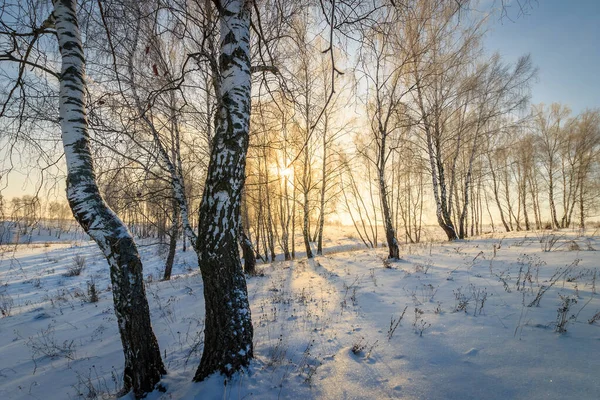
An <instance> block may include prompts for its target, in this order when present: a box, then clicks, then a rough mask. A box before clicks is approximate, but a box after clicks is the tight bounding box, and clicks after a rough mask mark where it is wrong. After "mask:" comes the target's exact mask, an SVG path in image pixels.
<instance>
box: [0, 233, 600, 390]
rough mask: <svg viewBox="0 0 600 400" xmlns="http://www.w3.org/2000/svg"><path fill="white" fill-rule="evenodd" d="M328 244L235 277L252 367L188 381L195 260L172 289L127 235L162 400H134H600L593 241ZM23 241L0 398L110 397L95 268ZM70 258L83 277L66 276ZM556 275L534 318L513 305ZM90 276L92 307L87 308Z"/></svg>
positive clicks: (2, 333) (0, 370) (109, 326)
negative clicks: (153, 340)
mask: <svg viewBox="0 0 600 400" xmlns="http://www.w3.org/2000/svg"><path fill="white" fill-rule="evenodd" d="M42 234H43V232H42ZM329 234H330V236H329V237H330V238H332V239H330V240H329V241H328V242H326V243H325V247H326V250H325V253H326V254H325V255H324V256H322V257H316V258H315V259H314V260H306V259H302V258H301V257H300V258H298V259H297V260H295V261H290V262H284V261H277V262H275V263H273V264H268V265H267V264H262V265H259V266H258V269H259V270H260V271H261V272H262V273H263V274H264V276H259V277H252V278H249V279H248V294H249V298H250V304H251V307H252V317H253V322H254V330H255V340H254V343H255V347H254V354H255V359H254V361H253V362H252V364H251V367H250V368H249V369H248V370H246V371H244V372H243V373H240V374H237V375H235V376H234V377H233V378H232V379H231V380H229V381H225V379H224V378H223V377H221V376H213V377H211V378H210V379H208V380H207V381H205V382H202V383H192V382H191V380H192V377H193V375H194V372H195V369H196V367H197V366H198V362H199V358H200V355H201V350H202V335H201V332H202V328H203V318H204V309H203V307H204V301H203V297H202V279H201V276H200V274H199V271H198V268H197V262H196V255H195V253H194V252H193V251H189V250H188V251H187V252H185V253H184V252H182V251H181V248H180V249H179V251H178V253H177V257H176V265H175V267H174V271H173V273H174V277H173V279H172V280H171V281H168V282H160V281H158V278H159V277H160V276H162V275H161V273H162V267H163V265H164V258H163V257H161V256H159V247H160V246H158V245H156V244H153V243H152V242H149V241H142V240H140V241H139V244H140V245H141V246H140V250H141V252H142V257H143V261H144V276H145V277H146V280H147V286H146V291H147V296H148V300H149V302H150V308H151V313H152V322H153V326H154V330H155V333H156V335H157V337H158V340H159V343H160V348H161V354H163V357H164V361H165V365H166V367H167V370H168V375H166V376H165V377H164V379H163V380H162V384H163V385H164V386H165V387H166V390H167V391H166V392H165V393H162V392H159V391H156V392H153V393H151V394H150V395H149V396H148V398H149V399H248V398H256V399H278V398H288V399H298V398H302V399H367V398H373V399H386V398H402V399H598V398H600V379H598V378H599V377H600V357H599V356H598V355H599V354H600V321H596V322H595V323H593V324H589V323H588V321H589V320H590V319H592V318H593V316H594V315H595V314H596V313H598V312H600V295H599V294H597V291H600V282H597V280H598V279H600V276H597V277H596V279H595V278H594V276H595V275H594V274H595V273H596V275H600V252H599V251H594V250H592V249H597V250H600V237H598V236H597V235H598V232H596V233H595V234H596V236H593V235H594V232H593V231H588V232H586V234H585V235H579V234H578V233H577V232H574V231H561V232H554V233H553V234H554V235H556V237H558V238H559V240H558V242H557V243H556V244H555V245H554V247H553V248H552V249H551V251H548V252H544V251H542V244H540V240H543V241H544V240H546V241H547V240H548V239H549V236H548V235H549V233H539V232H538V233H533V232H528V233H518V234H499V233H496V234H494V235H488V236H485V237H482V238H477V239H473V240H469V241H457V242H453V243H431V244H430V243H426V244H418V245H409V246H407V245H404V246H401V254H402V256H403V260H401V261H398V262H391V263H387V262H385V263H384V261H383V257H385V255H386V254H387V253H386V249H384V248H379V249H375V250H371V249H365V248H364V247H362V246H361V245H360V243H359V242H358V241H357V239H356V238H355V235H353V234H352V233H351V231H350V230H349V229H347V228H335V229H329ZM331 235H333V236H331ZM336 235H337V236H336ZM36 237H37V236H36V234H34V235H33V236H32V239H33V244H31V245H19V246H18V247H16V248H15V246H14V245H12V246H3V247H2V248H1V251H2V255H1V258H0V310H4V312H5V314H10V315H8V316H5V317H0V399H70V398H71V399H74V398H88V399H94V398H99V399H103V398H114V394H115V393H116V392H118V390H119V386H120V383H121V379H122V376H121V374H122V368H123V355H122V350H121V343H120V339H119V336H118V331H117V325H116V318H115V315H114V312H113V306H112V295H111V293H110V286H109V285H110V283H109V282H110V280H109V276H108V267H107V264H106V261H105V260H104V258H103V257H102V255H101V253H100V251H99V250H98V247H97V246H96V245H94V244H93V243H92V242H87V241H82V240H76V239H75V238H73V237H72V235H71V236H69V235H63V239H62V240H64V242H63V243H47V244H45V242H44V241H45V240H48V239H47V238H45V237H44V236H39V237H37V238H38V240H36ZM297 239H298V247H297V248H300V239H301V238H300V237H298V238H297ZM494 248H496V255H495V256H494ZM77 255H79V256H83V257H85V260H86V261H85V262H86V267H85V269H84V270H83V272H82V273H81V275H79V276H72V277H67V276H65V273H66V272H67V270H68V269H69V268H71V267H72V265H73V262H74V261H73V260H74V257H75V256H77ZM524 255H525V256H524ZM300 256H301V255H300ZM576 259H579V260H580V261H579V262H578V264H577V265H576V266H573V267H572V268H571V269H569V270H568V271H564V268H565V267H566V266H568V265H571V264H572V263H574V261H575V260H576ZM385 264H387V265H388V266H389V267H390V268H386V267H385ZM559 268H561V269H563V270H561V271H563V272H565V273H564V274H562V275H559V276H560V277H559V278H558V279H556V278H555V279H554V280H555V283H554V285H553V286H552V287H551V288H550V289H548V290H547V291H546V292H545V294H544V295H543V297H542V299H541V301H540V305H539V307H535V306H533V307H527V305H528V304H530V303H531V302H532V301H533V300H534V298H535V297H536V294H537V293H538V292H539V290H540V287H541V286H542V285H545V286H548V285H550V280H551V278H552V276H553V275H555V272H556V271H557V269H559ZM519 271H521V274H519ZM559 274H560V271H559ZM91 280H93V281H94V282H95V284H96V287H97V289H98V290H99V292H100V301H99V302H97V303H89V302H87V301H86V296H87V286H88V282H90V281H91ZM503 281H504V282H505V283H503ZM517 282H519V285H518V287H517ZM507 290H509V291H507ZM594 290H596V292H594ZM560 296H563V299H561V297H560ZM564 299H569V300H568V301H569V303H570V304H571V306H570V309H569V310H568V311H567V312H566V314H565V315H566V320H567V324H566V325H565V326H564V328H565V329H566V332H564V333H558V332H556V330H557V329H556V328H557V326H556V325H557V317H558V314H559V313H558V310H559V309H560V308H562V307H563V305H564V304H565V301H566V300H564ZM573 300H576V301H577V303H576V304H573V303H574V301H573ZM482 303H483V307H481V305H482ZM404 310H405V312H404V315H403V317H402V319H401V320H400V322H399V323H398V324H397V325H396V323H397V321H398V319H399V318H400V316H401V315H402V313H403V311H404ZM599 317H600V316H599ZM394 327H395V329H394ZM130 396H131V395H128V396H125V398H127V399H129V398H133V397H130Z"/></svg>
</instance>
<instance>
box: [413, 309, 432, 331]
mask: <svg viewBox="0 0 600 400" xmlns="http://www.w3.org/2000/svg"><path fill="white" fill-rule="evenodd" d="M424 313H425V312H424V311H423V310H421V309H420V308H417V307H415V321H414V322H413V328H414V330H415V333H416V334H418V335H419V337H423V332H425V330H426V329H427V328H429V327H430V326H431V324H430V323H429V322H427V321H425V320H424V319H423V314H424Z"/></svg>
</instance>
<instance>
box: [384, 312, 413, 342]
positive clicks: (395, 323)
mask: <svg viewBox="0 0 600 400" xmlns="http://www.w3.org/2000/svg"><path fill="white" fill-rule="evenodd" d="M407 308H408V306H406V307H404V310H402V314H400V316H399V317H398V318H397V319H396V318H394V316H393V315H392V318H391V320H390V328H389V329H388V333H387V337H388V340H391V339H392V337H393V336H394V332H396V328H398V325H400V322H401V321H402V318H404V314H405V313H406V309H407Z"/></svg>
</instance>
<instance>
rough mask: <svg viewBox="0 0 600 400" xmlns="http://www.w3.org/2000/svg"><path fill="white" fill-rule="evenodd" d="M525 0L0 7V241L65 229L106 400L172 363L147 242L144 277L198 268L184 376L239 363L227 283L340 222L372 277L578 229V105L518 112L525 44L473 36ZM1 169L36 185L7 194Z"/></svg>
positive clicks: (587, 180)
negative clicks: (80, 259)
mask: <svg viewBox="0 0 600 400" xmlns="http://www.w3.org/2000/svg"><path fill="white" fill-rule="evenodd" d="M535 3H536V2H529V1H525V0H520V1H508V0H507V1H505V0H496V1H482V2H476V1H469V0H408V1H397V0H395V1H394V0H369V1H358V0H314V1H313V0H308V1H296V0H290V1H283V0H148V1H133V0H97V1H96V0H78V1H76V0H52V1H50V0H25V1H14V0H13V1H11V0H2V1H1V2H0V21H1V22H0V81H1V82H2V84H1V85H0V152H1V153H0V154H1V156H0V221H2V222H1V223H2V225H1V226H0V245H6V246H9V245H10V244H11V243H32V241H33V242H35V237H36V235H39V234H40V232H41V231H47V234H48V235H49V237H51V240H52V241H57V242H60V241H61V240H70V239H68V238H70V237H71V236H70V235H72V234H73V232H76V231H81V232H85V235H86V236H85V237H86V240H91V241H93V244H94V248H95V249H99V253H98V254H100V256H99V257H100V258H99V260H102V261H98V262H102V263H104V264H102V265H105V266H106V267H105V270H104V272H103V274H104V276H106V283H105V284H104V285H105V286H110V293H109V294H108V296H110V298H111V301H112V304H113V307H112V310H114V315H115V320H116V322H115V323H113V325H114V328H115V336H114V340H116V341H117V342H118V343H119V344H120V346H121V348H122V354H123V359H122V360H121V359H119V358H117V361H113V362H114V363H115V365H114V367H113V368H116V370H118V371H119V372H118V379H117V381H118V385H117V386H118V387H119V391H118V393H116V395H117V396H123V395H127V394H128V393H129V395H130V396H133V397H135V398H143V397H145V396H147V395H148V394H149V393H152V395H151V396H154V395H155V394H156V393H162V392H165V391H167V393H169V391H171V390H172V387H173V385H174V383H173V382H171V383H170V384H165V377H168V376H170V375H169V374H171V371H172V370H173V369H175V370H176V371H179V370H178V369H177V368H178V367H173V365H174V364H173V362H171V361H169V360H171V359H170V358H169V357H170V356H169V355H167V351H166V348H169V347H168V345H166V347H165V345H164V344H163V342H162V340H163V339H161V337H162V336H161V333H160V332H158V333H155V330H156V323H153V322H151V321H156V316H155V315H154V311H153V310H154V307H155V306H154V301H155V300H156V295H154V294H152V293H154V292H153V290H154V289H151V288H150V287H149V286H148V283H147V274H146V273H145V271H147V266H146V261H145V259H144V256H143V251H145V250H144V249H145V248H146V246H154V247H156V248H157V249H158V253H159V254H160V260H161V261H160V263H159V264H160V272H159V273H158V274H157V275H156V276H155V277H154V279H155V280H160V281H163V282H164V281H170V280H171V281H173V282H176V279H175V278H177V277H178V274H179V272H178V271H179V269H178V268H180V267H179V266H178V265H180V264H178V260H180V259H181V257H183V255H184V254H186V255H190V257H191V259H192V260H193V262H194V263H195V262H196V261H197V266H196V265H195V264H194V267H193V269H194V270H198V269H199V271H200V273H199V276H200V277H201V282H202V286H201V287H200V289H199V292H198V293H199V297H200V298H202V300H198V303H197V304H203V306H198V309H197V310H196V311H197V312H196V314H197V315H196V317H197V318H198V320H199V321H202V326H201V327H198V328H196V330H197V331H198V332H199V334H202V338H203V339H202V342H201V343H202V345H201V346H200V347H198V348H196V349H195V350H194V351H198V354H197V357H196V355H195V354H196V353H190V354H194V356H193V357H192V358H191V360H190V365H192V364H194V368H193V370H194V373H193V374H192V375H190V376H189V377H188V376H187V375H185V376H186V378H185V380H186V382H187V381H190V382H191V381H193V382H205V381H206V382H212V381H211V379H213V378H212V377H213V376H214V375H213V374H215V373H216V374H217V375H219V374H220V375H222V376H224V377H226V378H225V379H235V377H236V376H237V374H239V371H247V370H248V368H252V365H254V364H253V363H254V362H255V361H253V360H254V359H255V358H256V354H259V356H258V359H261V357H262V356H260V354H262V353H260V352H261V351H262V350H260V349H261V347H260V345H258V344H257V341H256V337H257V334H256V332H258V331H257V329H259V330H260V329H262V328H261V326H262V325H260V324H262V322H261V321H262V320H261V319H260V318H259V317H258V315H260V314H258V311H257V309H256V308H255V307H257V306H255V305H254V303H253V301H254V300H253V299H254V297H253V296H255V295H256V291H254V290H250V289H249V286H248V285H249V283H248V282H250V281H251V280H253V279H266V278H264V276H265V270H264V268H266V267H265V266H269V265H272V266H276V265H278V264H277V263H280V262H290V263H292V264H290V265H296V264H294V263H297V262H302V263H305V262H308V263H316V264H315V265H317V264H318V265H317V267H320V266H321V264H319V263H323V262H324V261H320V260H324V259H326V258H327V257H329V256H327V257H326V255H328V254H333V253H328V251H327V249H328V248H331V246H332V243H334V242H335V240H337V238H338V237H340V235H341V234H340V233H339V232H341V231H344V232H347V233H345V234H344V235H345V236H346V238H351V239H352V240H354V242H353V243H355V246H356V247H355V248H353V249H354V250H357V249H358V250H361V251H362V250H364V249H366V250H369V251H373V252H377V254H380V256H381V260H383V261H380V262H383V265H385V266H386V267H387V268H390V265H392V266H394V265H398V266H399V267H398V268H401V266H402V265H403V264H402V263H403V262H404V263H406V262H408V261H406V260H407V257H409V255H410V254H412V253H409V252H410V251H412V250H410V249H412V248H422V247H419V246H428V245H430V244H431V243H441V245H447V246H450V247H454V246H456V248H460V247H461V246H463V245H464V244H465V243H467V246H468V243H470V241H471V240H479V238H482V237H503V235H509V237H513V236H510V235H516V236H514V237H517V236H518V237H524V238H527V237H530V238H531V237H546V238H548V235H550V234H551V233H550V232H554V233H553V234H552V235H556V237H557V238H558V237H559V236H558V233H559V232H579V233H581V234H582V235H583V234H584V233H585V232H586V229H587V230H590V229H591V230H592V231H593V230H594V229H597V228H598V226H599V225H598V222H599V221H600V219H599V216H600V109H597V108H596V109H594V108H593V107H594V105H593V104H592V105H590V107H591V108H587V109H584V110H582V111H578V112H574V111H572V110H571V108H570V106H569V104H565V103H560V102H552V103H548V104H543V103H534V102H533V101H532V100H531V97H532V90H533V88H534V87H536V84H538V82H539V80H540V76H539V69H538V66H537V65H536V59H535V57H533V56H531V55H529V54H522V55H521V56H520V57H518V58H515V59H509V58H506V57H503V56H501V55H500V53H498V52H496V51H495V49H494V48H488V47H486V43H487V42H486V37H487V35H489V32H490V29H491V28H490V27H491V25H493V24H495V23H497V22H498V21H502V23H505V24H508V25H509V26H510V24H514V23H516V22H515V21H519V19H520V18H522V15H525V14H528V13H533V14H535V13H536V12H537V7H538V5H537V4H535ZM540 3H543V2H540ZM543 83H544V82H541V84H542V85H543ZM557 101H560V99H557ZM17 174H19V175H17ZM24 182H29V183H28V184H27V185H28V188H29V189H31V188H34V189H33V190H35V192H34V193H29V192H27V193H25V192H24V193H23V194H19V193H18V192H10V193H9V191H8V189H9V188H11V187H20V188H24V187H25V183H24ZM17 190H18V189H17ZM15 193H16V194H15ZM544 232H545V233H544ZM596 232H597V231H596ZM519 235H520V236H519ZM536 235H537V236H536ZM540 235H541V236H540ZM544 235H546V236H544ZM65 238H67V239H65ZM49 240H50V239H49ZM149 243H150V244H149ZM590 243H591V242H590ZM501 244H502V240H500V244H498V245H497V244H494V247H493V249H494V250H493V253H494V257H496V251H497V249H500V248H501ZM411 246H413V247H411ZM589 246H590V247H592V245H591V244H590V245H589ZM457 252H459V250H457ZM429 253H430V255H431V247H430V248H429ZM481 253H483V251H481ZM373 254H375V253H373ZM186 257H187V256H186ZM331 257H334V256H331ZM478 257H479V255H477V256H476V257H475V259H473V265H475V262H476V261H475V260H476V259H477V258H478ZM483 257H485V256H483ZM490 257H491V256H490ZM471 258H472V257H471ZM488 259H489V258H488ZM299 260H302V261H299ZM409 261H410V259H409ZM489 264H490V266H489V271H490V272H489V273H492V261H489ZM286 265H287V264H286ZM310 265H313V264H310ZM317 267H315V268H317ZM274 268H275V267H274ZM393 268H395V267H393ZM365 273H366V274H368V270H367V269H365ZM372 274H373V275H372V277H373V280H374V281H375V274H374V273H372ZM425 274H427V270H425ZM494 276H496V275H494ZM531 276H532V275H530V276H529V278H528V279H529V281H528V282H530V283H532V278H531ZM590 276H591V275H590ZM593 276H594V279H595V276H596V275H595V273H594V275H593ZM261 277H263V278H261ZM520 278H521V272H519V279H520ZM498 279H500V280H498ZM498 279H496V278H494V281H495V282H504V284H505V285H506V284H507V283H506V281H504V279H506V276H505V275H502V276H501V278H498ZM508 279H510V276H509V278H508ZM513 279H515V275H514V274H513ZM536 279H537V276H536ZM551 279H552V278H551ZM551 279H550V282H551V281H552V280H551ZM561 279H562V278H561ZM590 279H591V278H590ZM448 280H450V278H448ZM594 282H595V280H594ZM1 284H2V280H1V279H0V287H1V286H2V285H1ZM532 284H533V283H532ZM344 285H346V284H344ZM547 285H549V284H547ZM552 285H553V284H552ZM552 285H550V286H552ZM375 286H377V283H375ZM525 286H526V285H525V281H523V290H524V289H525ZM88 287H89V282H88ZM191 287H192V289H193V290H194V291H196V290H198V289H197V288H195V287H193V286H191ZM252 287H254V286H252ZM345 287H346V289H345V290H346V294H348V293H351V290H352V289H349V288H351V287H352V285H349V286H345ZM431 287H432V288H433V286H431ZM575 287H576V288H577V286H575ZM499 288H500V289H499V290H502V285H500V286H499ZM519 288H520V286H519V283H517V292H518V291H519ZM594 288H595V286H594ZM192 289H189V290H190V291H191V290H192ZM94 290H96V289H94ZM256 290H258V289H256ZM265 290H266V289H265ZM269 290H271V291H272V292H277V291H279V293H281V290H282V289H276V288H272V289H269ZM594 290H595V289H594ZM2 293H3V292H2V291H1V290H0V296H4V294H2ZM7 293H8V292H7ZM107 293H108V292H107ZM253 293H254V294H253ZM302 293H304V291H303V292H302ZM354 293H355V294H356V288H354ZM523 293H525V292H523ZM532 293H533V288H532ZM6 296H8V295H6ZM413 296H414V295H413ZM348 298H350V294H348ZM2 299H4V297H1V298H0V300H2ZM346 299H347V297H346V295H344V298H343V302H346ZM431 299H433V296H432V297H431ZM457 299H458V297H457ZM540 299H541V297H540ZM149 300H151V301H150V303H149ZM590 300H591V299H590ZM5 301H8V300H6V299H5ZM348 301H350V300H348ZM473 301H475V304H476V305H475V314H477V304H478V303H477V301H479V300H473ZM484 301H485V300H483V301H482V302H481V309H483V307H484ZM200 302H201V303H200ZM354 302H355V300H352V303H354ZM519 302H520V300H519ZM0 303H1V301H0ZM581 303H582V304H583V301H581ZM149 304H150V305H149ZM342 304H343V303H342ZM440 304H441V303H440ZM523 304H524V305H525V294H523ZM537 304H538V305H539V301H538V303H537ZM343 307H344V306H343ZM415 307H417V308H415V317H414V320H415V322H414V324H413V326H414V327H415V329H417V326H418V325H417V324H418V321H419V318H421V317H420V316H419V315H421V314H423V312H421V314H419V312H418V311H417V310H419V306H415ZM465 307H466V306H465ZM0 308H2V307H0ZM200 308H201V310H200ZM412 308H414V307H412ZM412 308H411V309H412ZM590 308H591V306H590ZM5 309H6V307H5ZM411 309H409V313H411V315H412V311H411ZM481 309H479V314H481ZM161 310H162V308H161ZM404 311H406V309H404ZM590 311H591V310H590ZM111 312H113V311H111ZM342 312H343V309H342ZM465 312H466V309H465ZM522 313H523V312H522V311H521V315H522ZM437 314H438V313H437V312H436V315H437ZM475 314H474V315H475ZM517 314H518V313H517ZM3 316H8V315H5V312H3ZM402 316H404V314H402ZM386 318H387V319H389V318H388V316H386ZM407 318H408V317H407ZM411 318H412V316H411ZM401 319H402V317H400V320H401ZM599 319H600V317H599ZM400 320H398V323H399V322H400ZM386 321H387V320H386ZM421 321H423V320H421ZM1 322H2V319H0V323H1ZM386 323H387V322H386ZM394 323H395V322H394V317H393V316H392V323H391V327H390V332H391V333H390V332H388V338H387V342H390V341H391V340H392V337H393V335H394V330H395V328H394V330H392V327H393V326H394ZM519 323H521V321H519ZM422 324H423V326H422V329H423V330H421V331H420V336H422V335H423V331H424V330H425V329H426V324H425V322H422ZM396 327H398V324H396ZM188 329H189V328H188ZM315 329H316V328H315ZM385 329H387V327H386V328H385ZM0 331H2V328H1V327H0ZM521 331H522V328H521ZM516 332H517V331H515V335H516ZM0 334H2V333H0ZM171 334H172V335H173V336H172V339H171V341H172V342H173V340H174V339H173V338H175V337H176V335H175V334H174V333H172V332H171ZM177 334H178V335H179V338H181V332H180V331H177ZM260 335H262V334H259V336H260ZM511 335H512V331H511ZM117 338H120V341H119V339H117ZM257 346H258V347H257ZM359 347H360V346H359ZM373 347H374V348H376V347H375V344H374V345H373ZM363 350H364V349H363ZM363 350H360V351H361V352H362V351H363ZM372 350H373V348H371V351H372ZM352 351H353V352H354V349H353V350H352ZM364 351H368V349H367V350H364ZM371 351H369V354H370V353H371ZM257 352H258V353H257ZM269 354H270V353H269ZM354 354H357V353H354ZM189 357H190V356H189V355H188V358H189ZM366 358H369V355H367V356H366ZM303 362H304V361H303ZM324 362H325V361H322V364H323V363H324ZM120 363H124V364H121V365H119V364H120ZM306 363H307V364H306V365H312V364H310V362H309V361H306ZM186 365H187V360H186ZM299 365H303V364H301V363H300V364H299ZM319 365H320V364H319ZM321 368H324V367H321ZM3 371H4V370H3V369H2V368H0V377H2V376H4V372H3ZM315 371H317V369H316V367H315ZM171 376H172V375H171ZM251 376H252V374H250V377H251ZM311 376H312V375H311ZM249 379H251V378H249ZM308 379H310V378H307V382H310V381H309V380H308ZM167 382H168V381H167ZM225 382H226V383H225V385H226V384H227V380H226V381H225ZM220 385H221V386H223V385H222V384H220ZM240 385H241V383H240ZM267 386H268V385H267ZM282 387H285V385H283V386H282ZM232 390H233V389H232ZM0 393H2V392H1V391H0ZM7 393H9V392H7ZM189 393H191V392H189ZM204 393H205V395H206V397H203V396H202V395H200V394H198V395H197V396H199V397H193V396H192V395H191V394H188V395H184V394H178V395H175V396H176V397H169V398H190V399H191V398H213V397H210V396H211V395H212V394H211V393H212V392H204ZM232 393H233V392H232ZM244 393H245V392H244ZM281 393H283V395H282V396H283V397H284V398H295V397H294V394H293V393H291V392H286V391H283V392H281V391H280V394H281ZM319 393H321V394H320V395H315V396H314V398H340V397H336V396H337V395H331V396H330V397H327V396H325V394H323V393H325V392H319ZM430 395H431V394H430ZM157 396H158V395H157ZM188 396H189V397H188ZM231 396H232V397H233V396H234V395H233V394H231ZM235 396H236V397H237V395H235ZM0 397H3V396H2V395H0ZM133 397H131V398H133ZM366 397H372V398H382V397H379V395H376V394H375V392H372V393H371V395H366V396H362V395H361V396H359V397H357V398H366ZM392 397H394V396H392ZM400 397H402V396H400V395H399V398H400ZM8 398H12V397H10V396H9V397H8ZM15 398H18V397H15ZM63 398H67V397H63ZM87 398H105V397H87ZM151 398H162V397H151ZM165 398H167V397H165ZM215 398H224V397H223V396H220V397H215ZM259 398H260V397H259ZM262 398H271V397H268V396H267V397H262ZM273 398H275V397H273ZM348 398H354V397H348ZM407 398H408V397H407ZM410 398H413V397H410ZM414 398H438V397H436V396H433V397H429V396H428V395H425V397H419V396H417V397H414ZM505 398H509V397H505ZM580 398H585V396H584V397H580Z"/></svg>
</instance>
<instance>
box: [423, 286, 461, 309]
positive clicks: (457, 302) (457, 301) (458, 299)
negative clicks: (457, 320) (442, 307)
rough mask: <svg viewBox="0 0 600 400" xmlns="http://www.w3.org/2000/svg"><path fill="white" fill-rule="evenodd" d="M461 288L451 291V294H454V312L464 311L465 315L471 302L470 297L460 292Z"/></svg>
mask: <svg viewBox="0 0 600 400" xmlns="http://www.w3.org/2000/svg"><path fill="white" fill-rule="evenodd" d="M462 289H463V288H462V286H461V287H459V288H457V289H456V290H453V291H452V293H454V300H455V303H454V312H459V311H464V312H465V313H466V312H467V307H468V306H469V302H470V301H471V297H469V296H467V295H466V293H463V291H462ZM416 310H417V309H416V308H415V314H416Z"/></svg>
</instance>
